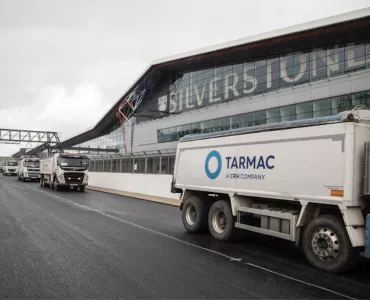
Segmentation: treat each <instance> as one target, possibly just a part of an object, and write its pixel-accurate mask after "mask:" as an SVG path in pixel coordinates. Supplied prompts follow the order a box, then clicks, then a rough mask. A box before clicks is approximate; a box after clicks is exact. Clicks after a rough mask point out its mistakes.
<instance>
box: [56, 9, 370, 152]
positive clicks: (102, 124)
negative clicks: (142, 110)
mask: <svg viewBox="0 0 370 300" xmlns="http://www.w3.org/2000/svg"><path fill="white" fill-rule="evenodd" d="M369 16H370V7H368V8H364V9H360V10H356V11H351V12H348V13H343V14H340V15H335V16H332V17H328V18H324V19H319V20H315V21H310V22H306V23H302V24H298V25H294V26H289V27H286V28H283V29H278V30H273V31H270V32H266V33H261V34H257V35H253V36H250V37H246V38H241V39H237V40H233V41H230V42H226V43H222V44H218V45H214V46H210V47H207V48H202V49H198V50H194V51H189V52H185V53H181V54H176V55H173V56H170V57H165V58H162V59H158V60H155V61H153V62H152V63H151V64H150V65H149V66H148V67H147V68H146V69H145V70H144V72H142V74H141V75H140V76H138V77H137V79H136V80H135V81H134V82H133V84H132V85H131V86H130V88H128V90H127V91H126V92H125V93H124V95H123V96H122V97H121V98H120V99H119V100H118V101H117V102H116V104H115V105H114V106H113V107H112V108H111V109H109V110H108V112H106V113H105V114H104V116H103V118H102V119H100V120H99V121H98V122H97V123H96V125H95V126H93V127H91V128H89V129H87V130H86V131H84V132H82V133H80V134H77V135H75V136H73V137H71V138H68V139H65V140H64V141H63V142H62V147H70V146H73V145H76V144H79V143H82V142H84V141H87V140H90V139H93V138H96V137H98V136H100V135H101V134H102V133H103V132H104V129H106V127H107V125H108V123H109V122H110V121H111V120H112V119H114V118H115V117H116V111H117V108H118V105H119V103H121V101H122V100H123V99H124V98H125V97H127V96H128V95H129V94H130V93H131V92H132V91H133V90H134V89H135V87H136V86H137V85H138V84H139V83H140V81H141V80H143V78H145V76H147V75H148V74H149V73H150V72H151V71H152V70H153V69H158V68H163V67H166V66H171V65H181V64H182V65H186V64H188V63H189V61H191V62H194V61H195V60H200V59H203V58H205V57H207V56H212V55H214V56H215V55H221V53H222V55H224V54H225V52H227V51H234V50H236V49H241V48H242V49H244V50H245V49H249V48H250V47H253V46H254V45H256V44H258V43H261V42H272V41H278V40H281V39H282V38H289V37H290V38H291V39H294V38H295V39H296V38H297V37H298V38H301V37H303V36H304V35H305V34H309V33H310V32H311V34H312V32H314V31H317V30H318V29H324V28H329V27H332V26H334V25H338V24H343V26H344V24H346V26H351V24H350V22H352V21H355V20H360V19H368V18H369ZM366 22H367V24H369V20H366ZM298 33H299V35H297V34H298Z"/></svg>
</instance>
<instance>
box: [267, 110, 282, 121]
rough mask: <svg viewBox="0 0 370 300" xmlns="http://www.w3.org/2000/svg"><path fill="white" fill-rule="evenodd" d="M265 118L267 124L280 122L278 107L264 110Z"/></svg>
mask: <svg viewBox="0 0 370 300" xmlns="http://www.w3.org/2000/svg"><path fill="white" fill-rule="evenodd" d="M266 118H267V123H268V124H269V123H277V122H281V118H280V108H279V107H278V108H272V109H268V110H266Z"/></svg>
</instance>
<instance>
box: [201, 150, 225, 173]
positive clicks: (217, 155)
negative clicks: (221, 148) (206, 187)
mask: <svg viewBox="0 0 370 300" xmlns="http://www.w3.org/2000/svg"><path fill="white" fill-rule="evenodd" d="M212 157H215V158H216V159H217V169H216V171H214V172H213V173H212V172H211V171H210V170H209V161H210V160H211V158H212ZM221 168H222V161H221V155H220V153H219V152H218V151H216V150H212V151H211V152H209V153H208V155H207V157H206V162H205V164H204V169H205V171H206V174H207V176H208V178H210V179H216V178H217V177H218V175H220V173H221Z"/></svg>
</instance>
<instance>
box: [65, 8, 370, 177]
mask: <svg viewBox="0 0 370 300" xmlns="http://www.w3.org/2000/svg"><path fill="white" fill-rule="evenodd" d="M368 28H370V17H369V9H364V10H360V11H356V12H351V13H348V14H344V15H340V16H335V17H332V18H328V19H325V20H319V21H315V22H310V23H307V24H301V25H298V26H295V27H291V28H287V29H283V30H280V31H276V32H271V33H266V34H262V35H259V36H256V37H251V38H247V39H243V40H240V41H235V42H232V43H228V44H225V45H219V46H214V47H212V48H210V49H205V50H199V51H195V52H193V53H188V54H184V55H179V56H176V57H174V58H169V59H165V60H161V61H158V62H155V63H153V64H152V65H151V66H150V67H149V68H148V70H147V72H146V73H144V75H142V76H141V77H140V78H139V79H138V81H137V82H135V84H134V85H133V88H132V89H135V88H136V87H140V91H145V93H144V96H143V98H142V101H141V102H140V103H139V105H138V106H137V108H136V109H135V110H133V111H132V112H130V113H131V117H130V122H125V125H124V130H123V129H122V126H121V123H120V122H119V119H118V118H117V117H116V115H114V114H113V113H114V112H118V111H119V108H120V106H119V104H120V103H122V100H124V99H125V97H126V99H127V97H128V94H129V92H131V91H129V92H128V93H126V94H125V95H124V96H123V97H122V99H120V101H119V102H118V103H117V104H116V105H115V106H114V107H113V108H112V110H111V113H110V117H109V118H107V116H106V120H105V124H107V126H105V128H103V129H100V131H99V130H95V129H94V130H95V131H90V132H86V133H82V134H81V135H79V136H76V137H74V138H71V139H69V140H67V141H66V144H68V145H72V144H73V145H74V146H80V147H86V148H89V147H90V148H101V149H107V148H108V149H110V148H117V149H119V151H120V154H121V157H120V158H117V157H114V158H112V157H110V158H109V159H110V160H109V159H108V160H107V159H103V158H99V159H98V157H96V158H95V159H93V160H96V162H95V163H93V164H92V170H93V171H94V170H95V171H101V170H103V171H113V172H139V173H157V172H160V173H171V171H172V169H173V161H174V151H175V149H176V146H177V141H178V140H179V139H180V138H181V137H183V136H184V135H187V134H191V133H206V132H216V131H223V130H228V129H232V128H241V127H246V126H256V125H261V124H267V123H276V122H284V121H290V120H299V119H308V118H316V117H323V116H329V115H334V114H337V113H339V112H341V111H344V110H349V109H352V108H355V107H358V106H363V107H369V108H370V40H369V34H368ZM121 112H122V111H121ZM108 114H109V113H108ZM108 114H107V115H108ZM128 115H129V113H128ZM98 125H99V123H98ZM98 125H97V126H96V127H98ZM95 152H96V151H95ZM104 160H105V165H104V166H102V161H104ZM163 162H165V167H163V165H164V163H163ZM161 166H162V167H161Z"/></svg>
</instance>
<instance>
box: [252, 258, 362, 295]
mask: <svg viewBox="0 0 370 300" xmlns="http://www.w3.org/2000/svg"><path fill="white" fill-rule="evenodd" d="M245 264H246V265H248V266H252V267H255V268H257V269H260V270H264V271H266V272H269V273H272V274H275V275H278V276H281V277H284V278H287V279H290V280H293V281H296V282H300V283H303V284H305V285H309V286H312V287H315V288H318V289H320V290H324V291H327V292H330V293H333V294H335V295H337V296H340V297H343V298H347V299H351V300H357V298H353V297H351V296H347V295H344V294H341V293H339V292H336V291H333V290H331V289H327V288H324V287H322V286H319V285H316V284H313V283H309V282H307V281H303V280H300V279H297V278H294V277H290V276H288V275H284V274H281V273H279V272H275V271H272V270H270V269H267V268H264V267H261V266H259V265H255V264H252V263H245Z"/></svg>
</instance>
